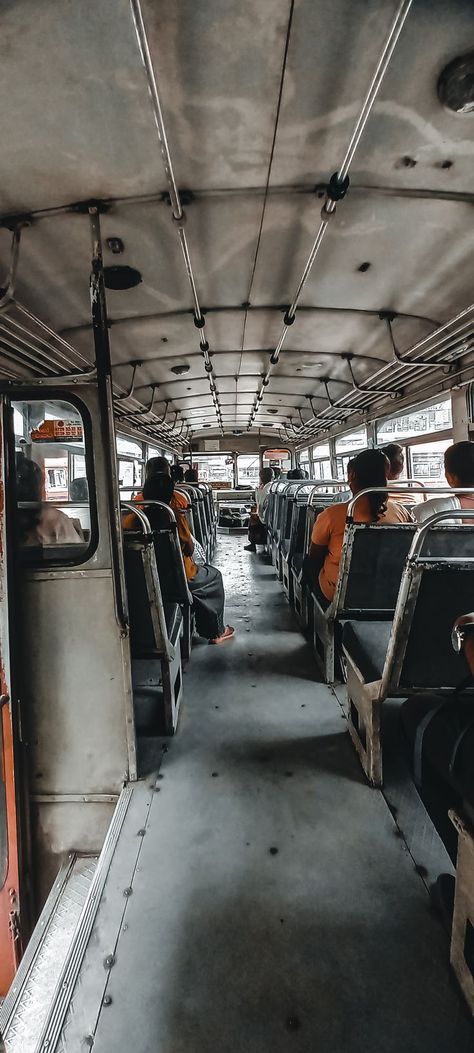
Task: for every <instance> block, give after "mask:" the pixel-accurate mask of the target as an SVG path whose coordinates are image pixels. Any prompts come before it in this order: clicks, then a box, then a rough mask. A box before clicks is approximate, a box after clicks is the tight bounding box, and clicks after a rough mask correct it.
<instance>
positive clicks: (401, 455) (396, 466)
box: [380, 442, 405, 482]
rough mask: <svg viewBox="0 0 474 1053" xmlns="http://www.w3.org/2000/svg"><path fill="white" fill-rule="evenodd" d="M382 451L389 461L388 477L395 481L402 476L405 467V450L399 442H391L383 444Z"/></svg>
mask: <svg viewBox="0 0 474 1053" xmlns="http://www.w3.org/2000/svg"><path fill="white" fill-rule="evenodd" d="M380 452H381V453H384V454H385V456H386V458H387V460H388V462H389V469H388V472H387V479H388V480H391V481H393V482H395V481H396V480H397V479H399V478H400V476H401V474H402V472H403V469H404V467H405V451H404V449H403V446H400V444H399V443H398V442H389V443H388V445H387V446H382V448H381V451H380Z"/></svg>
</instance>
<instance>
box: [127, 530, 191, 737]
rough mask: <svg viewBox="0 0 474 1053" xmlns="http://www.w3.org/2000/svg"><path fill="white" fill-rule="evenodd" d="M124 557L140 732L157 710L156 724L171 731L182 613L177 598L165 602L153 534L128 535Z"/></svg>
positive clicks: (177, 704) (179, 693) (178, 696)
mask: <svg viewBox="0 0 474 1053" xmlns="http://www.w3.org/2000/svg"><path fill="white" fill-rule="evenodd" d="M124 561H125V579H126V584H127V596H128V606H129V618H130V650H131V660H132V683H133V688H134V705H135V712H136V715H137V730H143V722H144V720H143V713H144V711H145V713H146V712H149V713H153V714H154V724H156V723H158V724H159V725H160V727H161V733H162V734H166V735H172V734H173V733H174V731H175V730H176V727H177V722H178V715H179V708H180V704H181V698H182V670H181V645H180V644H181V635H182V631H183V615H182V612H181V608H180V606H179V604H178V603H177V602H176V601H173V599H168V600H167V602H166V604H164V603H163V598H162V593H161V588H160V580H159V575H158V567H157V562H156V557H155V547H154V544H153V540H152V539H151V538H150V537H148V536H146V537H145V535H143V534H138V533H135V532H133V533H132V532H131V531H130V532H128V533H126V534H125V540H124ZM150 699H151V701H150ZM138 710H140V716H139V717H138ZM145 723H146V720H145Z"/></svg>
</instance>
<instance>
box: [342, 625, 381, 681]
mask: <svg viewBox="0 0 474 1053" xmlns="http://www.w3.org/2000/svg"><path fill="white" fill-rule="evenodd" d="M341 624H342V644H343V646H344V648H345V650H346V651H347V653H348V654H349V655H350V657H351V658H352V660H353V661H354V662H355V664H356V665H357V667H358V669H359V670H360V672H361V673H362V676H363V677H364V680H365V683H366V684H370V683H372V682H373V681H374V680H380V679H381V676H382V673H383V667H384V665H385V656H386V654H387V650H388V645H389V641H390V634H391V631H392V622H391V621H376V622H375V621H357V622H356V621H345V622H343V623H341Z"/></svg>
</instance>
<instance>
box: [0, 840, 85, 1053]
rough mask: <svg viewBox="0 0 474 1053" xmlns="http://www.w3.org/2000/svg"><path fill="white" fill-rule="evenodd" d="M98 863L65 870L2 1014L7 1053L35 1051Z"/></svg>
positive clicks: (75, 861)
mask: <svg viewBox="0 0 474 1053" xmlns="http://www.w3.org/2000/svg"><path fill="white" fill-rule="evenodd" d="M96 865H97V856H74V857H72V858H71V859H70V860H69V862H68V863H67V864H66V866H65V867H63V869H62V870H61V871H60V873H59V875H58V877H57V879H56V881H55V883H54V886H53V888H52V890H51V893H50V895H49V897H48V899H47V901H46V904H45V906H44V908H43V911H42V914H41V917H40V919H39V921H38V924H37V926H36V928H35V931H34V933H33V937H32V939H31V941H30V944H29V945H28V948H27V951H26V954H25V956H24V958H23V960H22V963H21V966H20V969H19V970H18V973H17V975H16V977H15V981H14V983H13V984H12V987H11V988H10V991H9V993H8V995H7V998H6V999H5V1002H4V1003H3V1006H2V1008H1V1010H0V1032H1V1033H2V1036H3V1038H4V1041H5V1043H6V1048H7V1050H8V1053H34V1051H35V1049H36V1043H37V1040H38V1036H39V1035H40V1033H41V1031H42V1028H43V1025H44V1023H45V1021H46V1018H47V1015H48V1011H49V1009H50V1006H51V1002H52V999H53V997H54V993H55V990H56V987H57V984H58V981H59V977H60V975H61V971H62V968H63V966H64V963H65V960H66V957H67V954H68V951H69V948H70V946H71V942H72V939H73V936H74V933H75V931H76V927H77V924H78V921H79V918H80V916H81V912H82V909H83V907H84V903H85V901H86V897H87V893H88V891H89V888H90V884H91V881H92V878H93V876H94V872H95V869H96Z"/></svg>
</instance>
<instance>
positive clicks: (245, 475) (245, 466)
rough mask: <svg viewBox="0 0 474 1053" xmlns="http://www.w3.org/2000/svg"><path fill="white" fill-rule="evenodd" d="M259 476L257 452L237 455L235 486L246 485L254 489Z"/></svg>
mask: <svg viewBox="0 0 474 1053" xmlns="http://www.w3.org/2000/svg"><path fill="white" fill-rule="evenodd" d="M259 478H260V462H259V457H258V454H256V453H255V454H252V455H251V456H249V455H248V454H242V453H241V454H239V456H238V457H237V486H248V487H250V488H251V489H255V487H256V486H258V483H259Z"/></svg>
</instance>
